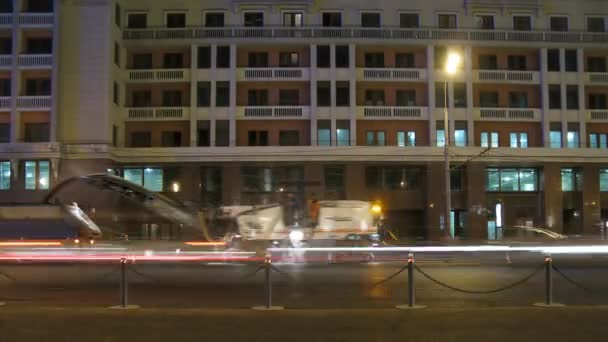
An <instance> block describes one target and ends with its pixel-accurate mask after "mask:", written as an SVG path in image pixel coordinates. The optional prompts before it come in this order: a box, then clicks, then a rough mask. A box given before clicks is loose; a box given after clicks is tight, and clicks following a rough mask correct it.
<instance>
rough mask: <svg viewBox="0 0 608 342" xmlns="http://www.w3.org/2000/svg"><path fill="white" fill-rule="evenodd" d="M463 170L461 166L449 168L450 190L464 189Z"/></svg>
mask: <svg viewBox="0 0 608 342" xmlns="http://www.w3.org/2000/svg"><path fill="white" fill-rule="evenodd" d="M464 171H465V170H464V169H463V168H457V169H451V170H450V189H451V190H452V191H462V190H463V189H464V187H463V184H464V177H465V172H464Z"/></svg>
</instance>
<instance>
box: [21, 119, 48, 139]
mask: <svg viewBox="0 0 608 342" xmlns="http://www.w3.org/2000/svg"><path fill="white" fill-rule="evenodd" d="M24 126H25V136H24V139H23V140H24V141H25V142H48V141H50V140H51V139H50V135H49V133H50V129H49V123H48V122H40V123H26V124H25V125H24Z"/></svg>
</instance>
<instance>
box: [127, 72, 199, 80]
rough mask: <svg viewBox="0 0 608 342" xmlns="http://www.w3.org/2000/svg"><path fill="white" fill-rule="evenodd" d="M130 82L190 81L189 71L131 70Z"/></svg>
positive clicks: (129, 73) (129, 74)
mask: <svg viewBox="0 0 608 342" xmlns="http://www.w3.org/2000/svg"><path fill="white" fill-rule="evenodd" d="M128 80H129V81H170V82H180V81H184V82H185V81H189V80H190V70H188V69H151V70H129V71H128Z"/></svg>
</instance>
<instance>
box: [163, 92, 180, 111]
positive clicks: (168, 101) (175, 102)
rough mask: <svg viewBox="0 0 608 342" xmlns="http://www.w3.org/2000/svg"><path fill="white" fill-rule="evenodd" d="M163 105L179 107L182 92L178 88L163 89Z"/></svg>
mask: <svg viewBox="0 0 608 342" xmlns="http://www.w3.org/2000/svg"><path fill="white" fill-rule="evenodd" d="M162 104H163V107H181V106H182V92H181V91H180V90H163V102H162Z"/></svg>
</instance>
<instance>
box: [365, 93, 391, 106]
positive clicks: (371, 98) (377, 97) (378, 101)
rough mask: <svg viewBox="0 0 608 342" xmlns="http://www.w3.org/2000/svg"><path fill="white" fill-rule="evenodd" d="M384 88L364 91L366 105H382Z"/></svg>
mask: <svg viewBox="0 0 608 342" xmlns="http://www.w3.org/2000/svg"><path fill="white" fill-rule="evenodd" d="M385 103H386V102H384V90H379V89H374V90H366V91H365V105H366V106H384V104H385Z"/></svg>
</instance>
